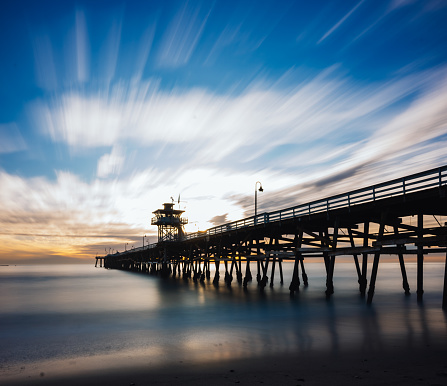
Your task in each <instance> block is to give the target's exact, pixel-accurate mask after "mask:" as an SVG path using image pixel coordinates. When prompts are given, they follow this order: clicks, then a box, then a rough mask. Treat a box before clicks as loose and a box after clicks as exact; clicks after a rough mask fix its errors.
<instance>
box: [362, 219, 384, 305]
mask: <svg viewBox="0 0 447 386" xmlns="http://www.w3.org/2000/svg"><path fill="white" fill-rule="evenodd" d="M385 220H386V213H384V212H382V215H381V220H380V227H379V234H378V235H377V241H381V240H382V237H383V232H384V231H385ZM381 249H382V247H380V249H379V251H377V252H375V254H374V261H373V267H372V272H371V280H370V281H369V290H368V298H367V300H366V303H367V304H371V303H372V299H373V297H374V290H375V288H376V279H377V270H378V268H379V259H380V250H381Z"/></svg>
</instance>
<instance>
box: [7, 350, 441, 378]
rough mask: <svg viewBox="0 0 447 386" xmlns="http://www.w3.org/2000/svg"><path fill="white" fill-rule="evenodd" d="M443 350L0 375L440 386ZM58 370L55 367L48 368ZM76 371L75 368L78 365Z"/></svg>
mask: <svg viewBox="0 0 447 386" xmlns="http://www.w3.org/2000/svg"><path fill="white" fill-rule="evenodd" d="M446 354H447V349H446V348H443V347H436V348H434V347H423V348H408V347H406V348H403V347H401V348H398V347H396V349H395V350H389V351H387V352H345V353H338V354H337V353H331V354H329V353H319V354H318V353H312V354H306V353H299V354H281V355H274V356H271V357H261V358H251V359H242V360H226V361H220V362H214V363H212V362H210V363H207V362H201V363H194V362H191V361H188V360H185V361H179V362H175V363H174V362H172V363H164V364H163V365H152V366H151V365H150V364H148V365H144V366H141V365H136V366H133V365H132V364H131V363H129V362H127V363H125V366H122V367H117V366H114V367H111V368H108V367H107V366H104V367H103V368H97V369H88V370H82V371H74V372H73V369H70V368H69V366H67V373H66V374H63V370H64V369H63V368H61V367H60V366H59V367H58V368H57V369H56V368H53V369H51V367H49V368H45V371H46V372H45V371H39V369H37V368H36V369H35V372H34V373H32V372H31V373H28V374H25V373H24V374H16V375H15V376H13V377H7V378H3V379H2V380H1V381H2V382H1V383H2V384H5V385H12V386H19V385H30V386H34V385H64V386H71V385H88V386H90V385H92V386H93V385H111V386H115V385H116V386H118V385H120V386H126V385H127V386H129V385H134V386H142V385H174V384H182V385H230V384H242V385H261V384H264V385H285V386H286V385H354V384H356V385H357V384H358V385H431V386H435V385H445V384H447V361H446V360H445V359H446V358H447V356H446ZM53 370H58V371H53ZM79 370H80V369H79ZM3 382H4V383H3Z"/></svg>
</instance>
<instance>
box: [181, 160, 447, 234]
mask: <svg viewBox="0 0 447 386" xmlns="http://www.w3.org/2000/svg"><path fill="white" fill-rule="evenodd" d="M446 183H447V165H446V166H442V167H439V168H435V169H431V170H427V171H425V172H421V173H416V174H412V175H410V176H406V177H403V178H398V179H395V180H391V181H388V182H384V183H381V184H376V185H372V186H368V187H366V188H362V189H357V190H353V191H351V192H348V193H343V194H338V195H335V196H331V197H328V198H324V199H321V200H316V201H312V202H309V203H306V204H301V205H297V206H293V207H290V208H286V209H281V210H276V211H273V212H267V213H261V214H258V215H257V216H252V217H247V218H244V219H242V220H238V221H233V222H230V223H227V224H223V225H218V226H215V227H213V228H209V229H208V230H206V231H203V232H194V233H188V234H186V235H185V236H184V238H183V239H184V240H190V239H195V238H200V237H205V236H210V235H216V234H221V233H225V232H230V231H233V230H237V229H242V228H247V227H250V226H255V225H262V224H268V223H271V222H276V221H282V220H287V219H290V218H296V217H303V216H308V215H312V214H316V213H321V212H328V211H329V210H333V209H339V208H349V207H351V206H354V205H359V204H365V203H369V202H374V201H377V200H382V199H384V198H389V197H396V196H402V197H405V196H406V195H407V194H410V193H414V192H418V191H422V190H426V189H431V188H435V187H441V186H442V185H445V184H446Z"/></svg>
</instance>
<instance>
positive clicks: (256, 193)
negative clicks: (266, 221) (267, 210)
mask: <svg viewBox="0 0 447 386" xmlns="http://www.w3.org/2000/svg"><path fill="white" fill-rule="evenodd" d="M258 184H259V189H258ZM258 190H259V191H260V192H263V191H264V189H262V184H261V183H260V182H259V181H256V183H255V224H256V222H257V221H256V216H257V215H258Z"/></svg>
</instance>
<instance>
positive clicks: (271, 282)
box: [270, 257, 276, 288]
mask: <svg viewBox="0 0 447 386" xmlns="http://www.w3.org/2000/svg"><path fill="white" fill-rule="evenodd" d="M275 265H276V257H274V258H273V261H272V277H271V279H270V288H273V280H274V279H275Z"/></svg>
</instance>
